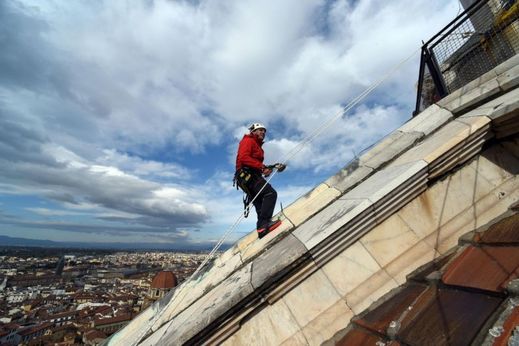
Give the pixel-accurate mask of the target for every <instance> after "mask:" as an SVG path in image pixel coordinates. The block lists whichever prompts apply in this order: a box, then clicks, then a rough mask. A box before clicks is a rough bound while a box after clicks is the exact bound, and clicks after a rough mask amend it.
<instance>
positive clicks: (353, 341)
mask: <svg viewBox="0 0 519 346" xmlns="http://www.w3.org/2000/svg"><path fill="white" fill-rule="evenodd" d="M335 345H336V346H350V345H385V346H398V345H400V343H398V342H396V341H390V342H388V340H387V339H385V338H382V337H381V336H377V335H374V334H371V333H367V332H365V331H364V330H362V329H361V328H357V327H353V328H352V329H351V330H350V331H349V332H348V333H346V335H345V336H343V337H342V339H340V340H339V341H337V342H336V343H335Z"/></svg>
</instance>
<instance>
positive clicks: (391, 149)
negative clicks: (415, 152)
mask: <svg viewBox="0 0 519 346" xmlns="http://www.w3.org/2000/svg"><path fill="white" fill-rule="evenodd" d="M423 136H424V134H423V133H422V132H401V131H395V132H393V133H391V134H390V135H389V136H386V137H385V138H384V139H383V140H382V141H380V142H379V143H377V144H376V145H375V146H374V147H372V148H370V149H369V151H368V152H366V153H365V154H364V155H362V156H361V157H360V164H361V165H362V166H366V167H370V168H373V169H378V168H379V167H380V166H382V165H384V164H386V163H388V162H390V161H392V160H393V159H394V158H396V157H397V156H399V155H400V154H402V153H403V152H405V151H406V150H407V149H409V148H410V147H412V146H413V145H414V144H415V143H416V142H418V141H419V140H420V139H421V138H422V137H423Z"/></svg>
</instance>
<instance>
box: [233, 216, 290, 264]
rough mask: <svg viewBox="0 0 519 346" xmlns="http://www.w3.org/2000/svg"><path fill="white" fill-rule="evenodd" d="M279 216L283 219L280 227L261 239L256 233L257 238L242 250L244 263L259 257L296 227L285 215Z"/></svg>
mask: <svg viewBox="0 0 519 346" xmlns="http://www.w3.org/2000/svg"><path fill="white" fill-rule="evenodd" d="M277 218H278V219H279V220H281V221H282V223H281V225H280V226H279V227H278V228H276V229H275V230H274V231H273V232H270V233H269V234H267V235H266V236H264V237H263V238H261V239H259V238H258V236H257V235H256V240H254V241H253V242H251V243H250V244H249V245H248V246H247V247H246V248H244V249H243V250H242V252H241V259H242V261H243V262H244V263H247V262H249V261H251V260H252V259H253V258H255V257H257V256H258V255H259V254H260V253H261V252H263V251H265V250H266V249H268V248H269V247H270V246H272V244H274V243H276V242H278V241H279V240H280V239H282V238H283V237H284V236H285V234H286V233H289V232H290V231H291V230H292V229H293V228H294V225H293V224H292V223H291V222H290V220H289V219H287V218H286V217H285V216H284V215H280V216H277ZM255 233H257V232H255Z"/></svg>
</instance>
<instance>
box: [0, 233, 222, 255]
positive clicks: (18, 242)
mask: <svg viewBox="0 0 519 346" xmlns="http://www.w3.org/2000/svg"><path fill="white" fill-rule="evenodd" d="M0 246H30V247H52V248H82V249H117V250H119V249H120V250H175V251H202V250H211V249H212V244H200V245H187V246H178V245H175V244H165V243H83V242H57V241H51V240H39V239H27V238H15V237H8V236H4V235H0ZM226 247H228V246H226Z"/></svg>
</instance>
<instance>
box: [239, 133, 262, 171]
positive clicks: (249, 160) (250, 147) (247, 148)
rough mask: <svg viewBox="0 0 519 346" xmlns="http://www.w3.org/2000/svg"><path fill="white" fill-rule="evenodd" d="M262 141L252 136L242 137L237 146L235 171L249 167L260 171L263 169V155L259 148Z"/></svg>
mask: <svg viewBox="0 0 519 346" xmlns="http://www.w3.org/2000/svg"><path fill="white" fill-rule="evenodd" d="M262 145H263V141H262V140H261V139H259V138H258V137H256V136H255V135H253V134H247V135H244V136H243V138H242V140H241V142H240V145H239V146H238V154H237V155H236V170H237V171H238V170H239V169H241V168H243V167H249V168H252V169H255V170H258V171H261V170H262V169H263V167H264V165H263V159H264V153H263V149H262V148H261V146H262Z"/></svg>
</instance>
